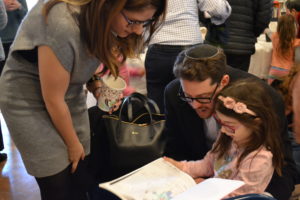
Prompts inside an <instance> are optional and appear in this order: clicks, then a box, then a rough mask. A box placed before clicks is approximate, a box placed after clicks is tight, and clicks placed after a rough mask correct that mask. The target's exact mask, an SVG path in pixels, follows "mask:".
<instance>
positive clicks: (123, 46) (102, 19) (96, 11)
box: [43, 0, 167, 77]
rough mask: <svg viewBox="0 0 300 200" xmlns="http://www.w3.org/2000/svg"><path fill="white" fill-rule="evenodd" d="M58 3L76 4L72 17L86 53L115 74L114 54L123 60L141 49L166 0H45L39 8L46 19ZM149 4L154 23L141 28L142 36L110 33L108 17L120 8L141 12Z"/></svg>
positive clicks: (160, 14) (161, 18) (163, 9)
mask: <svg viewBox="0 0 300 200" xmlns="http://www.w3.org/2000/svg"><path fill="white" fill-rule="evenodd" d="M60 2H65V3H67V4H69V5H75V6H80V8H81V9H80V13H79V16H78V18H77V19H76V20H77V21H78V23H79V28H80V34H81V37H82V40H83V42H84V43H85V44H86V46H87V49H88V51H89V53H90V54H91V55H92V56H95V57H96V58H98V59H99V60H100V61H101V62H102V63H103V64H104V66H105V68H104V70H103V72H105V71H107V70H110V73H111V74H112V75H113V76H115V77H116V76H117V75H118V74H119V70H118V66H119V65H120V61H119V60H118V59H117V57H122V58H123V60H122V62H123V61H125V59H126V58H127V57H133V56H135V55H137V54H138V53H140V52H141V51H142V50H143V49H144V47H145V46H146V45H147V44H148V43H149V40H150V38H151V36H152V34H153V33H154V31H155V30H156V29H157V28H158V26H159V25H160V24H161V22H162V20H163V19H164V17H165V12H166V6H167V5H166V4H167V0H49V1H48V2H47V3H46V5H45V7H44V10H43V12H44V16H45V17H46V19H47V15H48V13H49V12H50V10H51V8H52V7H53V6H54V5H55V4H57V3H60ZM149 7H150V8H151V7H153V8H155V9H156V12H155V14H154V16H153V18H154V22H153V23H152V24H151V25H149V26H148V27H145V29H146V30H145V31H144V34H143V35H136V34H131V35H129V36H128V37H126V38H119V37H116V36H114V35H113V33H112V32H111V30H110V28H111V25H112V23H113V21H112V20H113V18H114V17H115V16H116V15H117V14H119V13H120V12H121V11H122V10H123V9H126V10H128V11H141V10H143V9H147V8H149ZM148 31H149V34H148V36H147V38H145V37H146V35H145V32H148ZM116 55H118V56H116Z"/></svg>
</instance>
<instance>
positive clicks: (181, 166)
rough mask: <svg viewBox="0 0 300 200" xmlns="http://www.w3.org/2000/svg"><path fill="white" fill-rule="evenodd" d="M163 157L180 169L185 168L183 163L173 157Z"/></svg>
mask: <svg viewBox="0 0 300 200" xmlns="http://www.w3.org/2000/svg"><path fill="white" fill-rule="evenodd" d="M163 158H164V160H165V161H168V162H169V163H171V164H172V165H174V166H175V167H177V168H178V169H180V170H183V163H181V162H180V161H176V160H174V159H172V158H169V157H166V156H164V157H163Z"/></svg>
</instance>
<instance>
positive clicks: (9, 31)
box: [0, 0, 28, 75]
mask: <svg viewBox="0 0 300 200" xmlns="http://www.w3.org/2000/svg"><path fill="white" fill-rule="evenodd" d="M3 1H4V4H5V7H6V12H7V17H8V22H7V25H6V27H5V28H4V29H3V30H1V31H0V37H1V40H2V44H3V48H4V52H5V59H4V60H2V61H0V75H1V73H2V70H3V67H4V64H5V61H6V58H7V56H8V52H9V48H10V46H11V44H12V43H13V41H14V39H15V36H16V33H17V31H18V28H19V26H20V24H21V22H22V20H23V18H24V16H25V15H26V13H27V11H28V8H27V4H26V0H3Z"/></svg>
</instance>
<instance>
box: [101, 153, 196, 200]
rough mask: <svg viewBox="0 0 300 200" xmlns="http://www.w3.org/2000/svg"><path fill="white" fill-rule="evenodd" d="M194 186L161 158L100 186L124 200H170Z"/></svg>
mask: <svg viewBox="0 0 300 200" xmlns="http://www.w3.org/2000/svg"><path fill="white" fill-rule="evenodd" d="M194 185H196V183H195V181H194V180H193V178H192V177H190V176H189V175H188V174H186V173H184V172H183V171H181V170H179V169H178V168H176V167H175V166H173V165H172V164H170V163H169V162H167V161H165V160H164V159H163V158H159V159H157V160H155V161H153V162H151V163H149V164H147V165H145V166H143V167H141V168H139V169H137V170H135V171H133V172H131V173H129V174H127V175H124V176H122V177H120V178H118V179H115V180H113V181H110V182H107V183H103V184H100V185H99V186H100V187H102V188H104V189H107V190H109V191H110V192H112V193H114V194H116V195H117V196H119V197H120V198H121V199H124V200H161V199H163V200H170V199H172V198H174V197H175V196H176V195H178V194H180V193H182V192H184V191H186V190H187V189H188V188H191V187H192V186H194Z"/></svg>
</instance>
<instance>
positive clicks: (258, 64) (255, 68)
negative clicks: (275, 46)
mask: <svg viewBox="0 0 300 200" xmlns="http://www.w3.org/2000/svg"><path fill="white" fill-rule="evenodd" d="M271 58H272V42H266V40H265V35H264V34H262V35H261V36H260V37H259V38H258V40H257V43H256V44H255V53H254V54H253V55H252V56H251V60H250V66H249V70H248V72H249V73H251V74H254V75H256V76H258V77H259V78H263V79H266V78H267V76H268V73H269V69H270V64H271Z"/></svg>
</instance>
